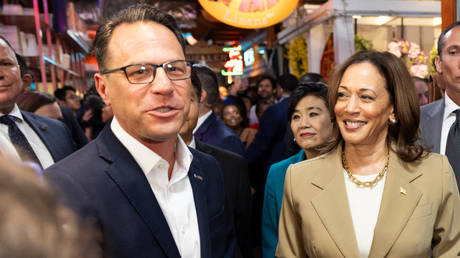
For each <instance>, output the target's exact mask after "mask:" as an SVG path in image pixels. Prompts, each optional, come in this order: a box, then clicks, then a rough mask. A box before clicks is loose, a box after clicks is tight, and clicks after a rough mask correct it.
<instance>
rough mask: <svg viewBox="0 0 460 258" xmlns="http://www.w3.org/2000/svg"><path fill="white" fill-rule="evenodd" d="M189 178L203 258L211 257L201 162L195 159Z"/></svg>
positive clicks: (204, 181) (191, 165) (204, 180)
mask: <svg viewBox="0 0 460 258" xmlns="http://www.w3.org/2000/svg"><path fill="white" fill-rule="evenodd" d="M197 147H198V145H197ZM192 153H193V150H192ZM188 177H189V179H190V184H191V185H192V190H193V199H194V201H195V210H196V217H197V220H198V228H199V231H200V248H201V257H211V256H212V254H211V252H210V250H211V246H210V245H211V236H210V228H209V219H208V214H207V213H206V211H207V210H208V209H207V203H206V191H205V183H206V180H207V178H206V177H205V175H204V174H203V173H202V171H201V170H200V165H199V162H198V161H197V160H196V159H195V158H194V159H193V160H192V164H190V169H189V173H188Z"/></svg>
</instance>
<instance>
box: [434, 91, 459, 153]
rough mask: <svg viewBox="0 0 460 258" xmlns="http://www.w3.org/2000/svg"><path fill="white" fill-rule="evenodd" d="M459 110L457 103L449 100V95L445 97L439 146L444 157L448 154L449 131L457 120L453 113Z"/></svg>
mask: <svg viewBox="0 0 460 258" xmlns="http://www.w3.org/2000/svg"><path fill="white" fill-rule="evenodd" d="M459 108H460V106H459V105H457V104H455V102H454V101H453V100H452V99H451V98H449V95H448V94H447V93H446V94H445V97H444V116H443V118H442V129H441V143H440V145H439V153H441V154H443V155H445V154H446V145H447V136H448V135H449V130H450V128H451V127H452V125H453V124H454V122H455V119H456V116H455V114H454V113H452V112H453V111H455V110H457V109H459Z"/></svg>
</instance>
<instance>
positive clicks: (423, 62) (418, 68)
mask: <svg viewBox="0 0 460 258" xmlns="http://www.w3.org/2000/svg"><path fill="white" fill-rule="evenodd" d="M388 52H390V53H392V54H393V55H395V56H397V57H400V58H403V59H405V58H406V57H407V58H408V59H409V63H408V66H409V71H410V73H411V75H413V76H417V77H420V78H425V77H426V76H427V75H428V65H427V61H428V57H427V56H426V55H425V53H423V51H421V49H420V46H419V45H418V44H416V43H414V42H410V41H408V40H404V39H400V40H396V41H392V42H390V43H389V44H388ZM406 60H407V59H406ZM406 63H407V62H406Z"/></svg>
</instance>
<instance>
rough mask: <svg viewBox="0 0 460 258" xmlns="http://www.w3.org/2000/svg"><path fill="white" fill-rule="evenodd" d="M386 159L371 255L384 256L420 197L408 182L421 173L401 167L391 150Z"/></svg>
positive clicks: (408, 167)
mask: <svg viewBox="0 0 460 258" xmlns="http://www.w3.org/2000/svg"><path fill="white" fill-rule="evenodd" d="M389 162H390V163H389V164H388V171H387V175H386V181H385V188H384V190H383V196H382V202H381V204H380V211H379V216H378V219H377V224H376V226H375V229H374V239H373V242H372V247H371V251H370V254H369V257H370V258H372V257H385V256H386V255H387V253H388V252H389V251H390V249H391V247H392V246H393V244H394V243H395V241H396V239H397V238H398V236H399V234H400V233H401V231H402V230H403V229H404V227H405V226H406V224H407V222H408V220H409V218H410V216H411V215H412V213H413V212H414V210H415V207H416V206H417V203H418V202H419V200H420V198H421V196H422V193H421V192H420V191H419V190H418V189H417V188H416V187H414V186H413V185H412V184H411V182H412V181H414V180H416V179H417V178H418V177H420V176H421V173H420V172H418V171H415V169H413V168H411V167H410V165H409V166H404V165H403V164H402V163H401V161H400V160H399V158H398V156H397V154H396V153H394V152H390V161H389Z"/></svg>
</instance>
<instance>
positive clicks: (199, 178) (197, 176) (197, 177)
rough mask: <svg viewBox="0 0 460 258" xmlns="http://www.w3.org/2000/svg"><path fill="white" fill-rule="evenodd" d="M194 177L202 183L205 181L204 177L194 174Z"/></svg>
mask: <svg viewBox="0 0 460 258" xmlns="http://www.w3.org/2000/svg"><path fill="white" fill-rule="evenodd" d="M193 176H194V177H195V178H196V179H198V180H200V181H203V177H202V176H200V175H197V174H193Z"/></svg>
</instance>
